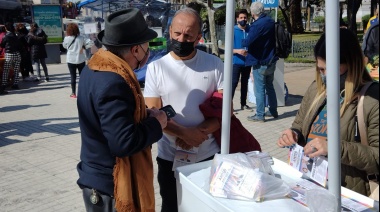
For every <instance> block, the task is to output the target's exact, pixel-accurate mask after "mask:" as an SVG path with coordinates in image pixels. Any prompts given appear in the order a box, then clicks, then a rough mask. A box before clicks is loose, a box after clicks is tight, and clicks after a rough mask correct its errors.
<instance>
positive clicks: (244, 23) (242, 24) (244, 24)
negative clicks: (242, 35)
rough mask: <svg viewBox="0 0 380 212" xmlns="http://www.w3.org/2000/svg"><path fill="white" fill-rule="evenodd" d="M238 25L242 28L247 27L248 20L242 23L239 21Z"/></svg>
mask: <svg viewBox="0 0 380 212" xmlns="http://www.w3.org/2000/svg"><path fill="white" fill-rule="evenodd" d="M238 24H239V25H240V26H242V27H245V26H246V25H247V20H241V21H238Z"/></svg>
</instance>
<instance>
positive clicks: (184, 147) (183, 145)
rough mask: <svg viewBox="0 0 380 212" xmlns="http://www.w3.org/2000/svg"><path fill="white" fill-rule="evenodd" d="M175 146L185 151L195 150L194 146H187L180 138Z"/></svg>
mask: <svg viewBox="0 0 380 212" xmlns="http://www.w3.org/2000/svg"><path fill="white" fill-rule="evenodd" d="M175 145H176V146H179V147H181V148H182V149H184V150H189V149H191V148H193V146H191V145H189V144H187V143H186V142H185V141H184V140H182V139H180V138H177V140H176V141H175Z"/></svg>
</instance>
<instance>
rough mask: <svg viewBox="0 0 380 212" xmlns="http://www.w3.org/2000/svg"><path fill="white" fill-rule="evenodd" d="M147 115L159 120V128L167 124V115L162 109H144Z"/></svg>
mask: <svg viewBox="0 0 380 212" xmlns="http://www.w3.org/2000/svg"><path fill="white" fill-rule="evenodd" d="M146 110H147V113H148V114H149V117H154V118H156V119H157V120H158V122H160V125H161V128H162V129H164V128H165V127H166V125H167V124H168V117H167V116H166V113H165V112H164V111H162V110H158V109H157V108H152V109H146Z"/></svg>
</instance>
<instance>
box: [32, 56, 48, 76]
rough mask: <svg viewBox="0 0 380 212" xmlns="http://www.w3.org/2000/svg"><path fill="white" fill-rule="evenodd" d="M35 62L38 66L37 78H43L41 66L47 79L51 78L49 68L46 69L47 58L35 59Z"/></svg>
mask: <svg viewBox="0 0 380 212" xmlns="http://www.w3.org/2000/svg"><path fill="white" fill-rule="evenodd" d="M34 62H35V64H36V70H37V77H38V78H41V69H40V64H41V65H42V68H43V69H44V74H45V77H49V74H48V70H47V67H46V62H45V58H40V59H34Z"/></svg>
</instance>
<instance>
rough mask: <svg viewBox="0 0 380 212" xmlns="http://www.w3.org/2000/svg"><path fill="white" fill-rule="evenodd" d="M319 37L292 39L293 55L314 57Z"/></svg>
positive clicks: (296, 56)
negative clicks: (302, 39)
mask: <svg viewBox="0 0 380 212" xmlns="http://www.w3.org/2000/svg"><path fill="white" fill-rule="evenodd" d="M317 41H318V39H314V40H305V41H296V40H293V41H292V57H295V58H314V46H315V44H316V43H317Z"/></svg>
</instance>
